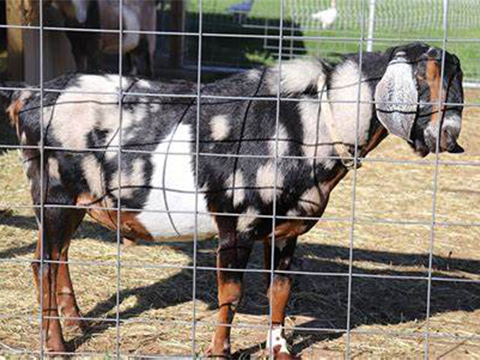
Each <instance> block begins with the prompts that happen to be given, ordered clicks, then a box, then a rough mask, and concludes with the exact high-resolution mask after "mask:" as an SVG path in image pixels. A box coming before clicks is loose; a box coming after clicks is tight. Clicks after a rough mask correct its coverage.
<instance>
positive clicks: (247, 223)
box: [237, 207, 259, 232]
mask: <svg viewBox="0 0 480 360" xmlns="http://www.w3.org/2000/svg"><path fill="white" fill-rule="evenodd" d="M258 214H259V212H258V211H257V210H255V209H254V208H253V207H249V208H248V209H247V211H246V212H245V213H244V214H242V215H240V216H239V217H238V222H237V231H239V232H244V231H248V230H249V229H250V227H251V225H252V224H253V222H254V221H255V220H256V219H257V218H256V216H255V215H258Z"/></svg>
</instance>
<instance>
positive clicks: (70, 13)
mask: <svg viewBox="0 0 480 360" xmlns="http://www.w3.org/2000/svg"><path fill="white" fill-rule="evenodd" d="M49 1H50V3H52V4H53V5H54V6H55V7H57V8H58V9H59V10H60V11H61V12H62V13H63V14H64V15H65V16H66V18H67V19H68V20H69V21H70V22H74V23H76V25H81V26H83V25H84V24H85V22H86V21H87V15H88V7H89V6H90V2H91V0H49Z"/></svg>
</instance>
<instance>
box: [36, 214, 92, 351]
mask: <svg viewBox="0 0 480 360" xmlns="http://www.w3.org/2000/svg"><path fill="white" fill-rule="evenodd" d="M37 216H38V214H37ZM84 216H85V211H82V210H72V209H54V208H51V209H46V210H45V215H44V223H43V226H44V232H43V249H41V245H42V243H41V241H42V237H41V236H40V235H39V239H38V241H37V249H36V251H35V258H36V259H37V260H40V259H41V251H43V259H44V260H46V261H59V260H62V261H66V260H68V246H69V244H70V239H71V237H72V235H73V234H74V232H75V231H76V230H77V228H78V226H79V225H80V222H81V221H82V219H83V217H84ZM32 267H33V274H34V279H35V284H36V287H37V293H38V295H39V296H40V293H41V292H42V293H43V299H42V300H43V301H42V302H41V303H42V309H41V310H42V313H43V315H44V318H43V321H42V331H43V334H44V341H45V345H46V350H47V351H48V352H50V353H54V352H66V351H67V350H66V347H65V341H64V338H63V335H62V328H61V325H60V319H59V312H62V313H63V314H64V315H66V316H71V317H80V312H79V311H78V306H77V303H76V300H75V295H74V292H73V287H72V282H71V279H70V274H69V271H68V264H58V263H50V262H47V263H44V265H43V270H42V271H41V269H40V264H39V263H38V262H35V263H33V265H32ZM40 289H41V291H40ZM39 300H40V297H39ZM46 317H47V318H46ZM48 317H56V318H55V319H50V318H48ZM73 323H75V324H76V325H81V324H80V323H79V322H78V320H73V322H72V321H71V322H70V323H69V322H68V321H67V324H66V325H70V324H73Z"/></svg>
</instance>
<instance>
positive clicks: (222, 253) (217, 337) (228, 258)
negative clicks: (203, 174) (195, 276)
mask: <svg viewBox="0 0 480 360" xmlns="http://www.w3.org/2000/svg"><path fill="white" fill-rule="evenodd" d="M230 219H232V218H230ZM230 219H229V218H224V219H223V221H221V220H220V221H219V219H217V223H218V224H219V237H220V245H219V247H218V254H217V267H219V268H222V269H228V268H232V269H245V267H246V266H247V262H248V258H249V257H250V253H251V250H252V246H253V241H251V240H250V239H248V237H247V236H245V235H243V236H242V235H241V234H237V232H236V231H231V229H232V228H233V229H234V227H232V226H228V225H232V224H231V223H230V221H229V220H230ZM234 220H236V219H234ZM235 222H236V221H235ZM222 225H223V226H222ZM242 280H243V272H241V271H228V270H219V271H218V274H217V281H218V303H219V307H220V310H219V312H218V325H217V328H216V330H215V334H214V336H213V340H212V343H211V345H210V347H209V349H208V350H207V356H211V357H216V358H229V357H230V332H231V331H230V330H231V326H230V325H231V324H232V321H233V318H234V316H235V313H236V312H237V310H238V306H239V304H240V301H241V298H242Z"/></svg>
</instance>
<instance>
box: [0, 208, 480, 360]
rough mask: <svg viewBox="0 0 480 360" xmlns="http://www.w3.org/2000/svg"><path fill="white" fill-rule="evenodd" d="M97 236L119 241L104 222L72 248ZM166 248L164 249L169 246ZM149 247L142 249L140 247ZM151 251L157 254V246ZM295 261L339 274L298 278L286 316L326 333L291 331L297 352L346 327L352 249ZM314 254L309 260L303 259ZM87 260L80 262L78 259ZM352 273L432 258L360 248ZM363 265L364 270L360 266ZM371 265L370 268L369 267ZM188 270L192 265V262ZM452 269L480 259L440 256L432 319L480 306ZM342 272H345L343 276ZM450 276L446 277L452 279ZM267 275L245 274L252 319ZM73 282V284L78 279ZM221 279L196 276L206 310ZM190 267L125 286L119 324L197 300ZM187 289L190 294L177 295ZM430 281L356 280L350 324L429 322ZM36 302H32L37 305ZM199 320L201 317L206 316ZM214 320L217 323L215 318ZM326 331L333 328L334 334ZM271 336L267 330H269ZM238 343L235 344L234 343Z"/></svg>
mask: <svg viewBox="0 0 480 360" xmlns="http://www.w3.org/2000/svg"><path fill="white" fill-rule="evenodd" d="M0 225H12V226H19V227H21V228H23V229H28V230H34V229H35V220H34V218H33V217H28V216H24V217H18V216H9V217H4V216H3V217H2V216H0ZM92 232H93V233H95V238H97V239H98V240H99V241H106V242H112V243H114V242H115V234H114V233H112V232H109V231H106V230H104V229H103V228H101V227H100V226H98V225H93V224H91V223H89V224H88V225H87V226H83V227H82V228H81V229H80V231H79V232H78V233H77V235H76V237H75V239H76V240H74V241H73V244H72V246H75V242H76V241H77V240H78V239H82V238H91V237H92ZM159 244H160V243H151V244H149V245H148V246H153V247H155V246H158V245H159ZM162 245H165V244H164V243H163V244H162ZM140 246H143V245H140ZM171 246H172V248H173V249H175V250H176V251H178V252H180V253H182V254H184V255H188V257H190V258H191V256H192V245H191V243H172V244H171ZM198 246H199V251H198V252H197V265H199V266H208V267H214V266H215V255H214V248H215V246H216V241H201V242H199V243H198ZM34 248H35V244H34V243H32V244H29V245H26V246H22V247H18V248H15V247H12V248H10V249H8V250H5V251H3V252H1V253H0V258H2V259H5V258H11V257H14V256H19V255H23V254H27V253H31V252H33V250H34ZM152 251H155V250H154V249H152ZM297 254H298V256H297V259H296V261H295V262H294V270H300V271H301V270H303V271H311V272H327V273H331V274H338V276H323V275H316V276H311V275H297V276H295V286H294V289H293V292H292V299H291V301H290V306H289V311H288V314H289V315H290V316H294V317H295V316H297V317H307V318H308V319H314V320H310V321H308V322H306V323H303V324H301V325H300V326H299V328H302V327H303V328H306V329H307V328H321V329H324V330H323V331H321V332H314V331H302V330H300V329H297V330H296V331H294V332H293V334H292V338H293V340H297V341H294V343H295V346H294V351H295V352H296V353H299V352H301V351H302V350H304V349H306V348H308V347H310V346H312V345H313V344H315V343H318V342H321V341H325V340H328V339H333V338H336V337H339V336H341V335H342V334H341V333H336V332H334V331H333V329H345V327H346V319H347V294H348V277H347V276H345V275H344V274H348V270H349V267H348V259H349V249H348V248H347V247H342V246H332V245H323V244H312V243H311V242H309V243H302V242H301V241H300V242H299V246H298V251H297ZM306 254H308V258H307V257H304V255H306ZM261 259H262V249H261V244H260V243H259V244H257V245H256V247H255V250H254V252H253V256H252V260H251V264H252V265H251V266H252V267H255V268H261V267H262V266H263V265H262V260H261ZM72 260H73V261H75V260H77V261H81V260H82V259H72ZM354 260H355V264H354V266H353V273H354V274H364V275H366V276H378V275H380V276H385V275H386V276H391V277H395V276H401V277H425V276H427V269H428V260H429V256H428V254H408V253H398V252H397V253H395V252H385V251H372V250H363V249H356V250H354ZM359 263H361V264H360V265H358V264H359ZM364 264H367V265H364ZM186 266H193V262H192V261H190V262H189V263H188V264H186ZM448 271H451V272H455V271H458V272H462V273H466V274H473V275H478V274H480V260H473V259H451V258H448V257H442V256H434V271H433V276H434V277H442V278H443V279H445V280H452V281H434V282H433V283H432V303H431V314H432V315H435V314H437V313H444V312H450V311H474V310H477V309H479V308H480V284H472V283H465V282H460V281H455V280H462V279H465V278H464V277H459V276H456V275H448ZM342 274H343V275H342ZM446 274H447V275H446ZM263 280H264V279H263V275H261V274H251V273H250V274H247V275H246V279H245V281H246V287H245V289H246V295H245V297H244V301H243V304H242V306H241V308H240V313H244V314H249V315H257V316H260V315H266V314H267V313H268V300H267V298H266V296H265V295H264V294H265V281H263ZM73 281H74V284H75V279H73ZM215 282H216V275H215V271H198V272H197V287H196V298H197V300H199V301H202V302H204V303H206V304H207V305H208V307H209V308H210V309H216V308H217V301H216V290H215V291H212V289H215V287H212V284H214V283H215ZM191 284H192V270H191V269H183V270H181V271H180V272H178V273H177V274H175V275H173V276H171V277H169V278H168V279H164V280H161V281H158V282H156V283H154V284H151V285H147V286H138V287H133V288H129V289H124V290H122V291H120V293H119V302H120V304H121V303H122V302H123V301H124V300H126V299H128V298H130V297H132V296H134V297H136V298H137V301H136V304H135V305H134V306H133V307H130V308H128V309H127V310H124V311H122V312H121V313H120V319H122V320H128V319H135V318H138V317H141V316H142V314H143V313H146V312H148V311H151V310H158V309H165V308H168V307H170V306H177V305H179V304H181V303H185V302H190V301H192V292H191V290H190V291H188V289H191ZM183 288H185V289H186V291H179V289H183ZM426 299H427V281H426V280H418V279H413V278H412V279H398V280H397V279H391V278H389V279H385V278H384V279H379V278H360V277H354V278H353V283H352V312H351V326H352V328H356V327H359V326H362V325H373V324H376V325H394V324H400V323H405V322H409V321H415V320H420V321H421V320H423V319H425V317H426V312H427V309H426ZM116 302H117V295H116V294H115V293H112V295H111V296H110V297H109V298H108V299H106V300H103V301H101V302H99V303H97V304H96V305H95V306H94V307H93V308H92V309H91V310H90V311H88V312H87V313H85V314H84V316H85V317H87V318H103V317H105V318H106V319H109V320H113V319H114V317H110V318H109V316H107V314H108V313H109V312H110V311H112V310H113V309H114V308H115V306H116ZM32 305H33V304H32ZM200 321H201V319H200ZM210 321H212V320H210ZM114 326H115V322H114V321H109V322H108V321H104V322H94V323H92V324H91V326H90V327H89V330H88V331H87V332H85V333H83V334H81V335H78V336H76V337H74V338H73V339H71V340H70V341H69V347H70V349H72V350H73V349H75V348H78V347H79V346H81V345H82V344H84V343H85V342H87V341H88V340H89V339H91V338H93V337H95V336H96V335H98V334H100V333H103V332H104V331H106V330H108V329H109V328H111V327H114ZM328 329H332V331H331V332H329V331H328ZM265 333H266V332H265ZM233 341H235V340H233ZM256 351H258V343H256V344H252V346H251V347H248V348H243V349H241V350H238V351H237V353H236V354H235V356H237V357H238V356H240V355H241V356H246V355H248V354H252V353H255V352H256Z"/></svg>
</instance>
